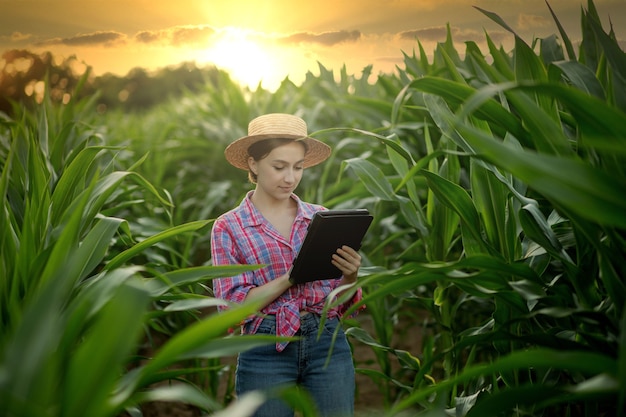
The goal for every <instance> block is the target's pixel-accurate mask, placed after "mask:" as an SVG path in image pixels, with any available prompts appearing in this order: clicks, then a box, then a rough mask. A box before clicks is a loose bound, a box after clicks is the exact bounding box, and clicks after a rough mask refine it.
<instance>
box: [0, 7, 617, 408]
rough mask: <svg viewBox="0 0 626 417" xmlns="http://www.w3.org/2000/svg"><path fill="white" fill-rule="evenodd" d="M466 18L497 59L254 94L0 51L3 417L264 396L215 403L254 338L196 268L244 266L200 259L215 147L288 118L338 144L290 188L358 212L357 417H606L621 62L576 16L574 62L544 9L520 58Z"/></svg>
mask: <svg viewBox="0 0 626 417" xmlns="http://www.w3.org/2000/svg"><path fill="white" fill-rule="evenodd" d="M548 7H549V6H548ZM482 12H483V13H484V15H485V18H487V19H491V20H493V21H495V22H496V23H498V24H500V25H501V26H502V27H503V28H504V29H506V30H509V31H511V32H512V33H513V35H514V36H515V40H516V42H515V47H514V49H513V50H511V51H504V50H502V48H501V47H499V46H498V45H495V44H494V43H493V42H492V40H491V39H490V37H489V35H488V34H486V35H485V37H486V41H487V44H488V48H487V51H486V52H483V51H481V50H480V48H479V47H478V45H477V44H476V43H474V42H471V41H467V42H466V43H465V50H464V51H458V50H456V49H455V47H454V46H453V42H452V37H451V35H450V34H448V39H447V40H446V41H445V42H442V43H441V44H440V45H439V46H438V47H437V48H436V50H435V51H432V53H427V52H426V51H424V49H423V48H422V46H421V44H420V43H419V41H418V42H417V44H416V52H413V53H412V54H404V66H403V67H402V68H400V67H399V68H398V69H397V73H395V74H380V75H377V76H374V75H373V74H371V67H366V68H364V69H363V71H362V73H361V74H357V75H350V74H347V73H346V71H345V70H341V71H339V73H334V72H333V71H330V70H328V69H326V68H325V67H324V66H323V65H322V64H320V66H319V75H314V74H312V73H309V74H307V77H306V80H305V81H304V82H303V83H302V84H301V85H295V84H293V83H292V82H290V81H289V80H288V79H286V80H284V81H283V83H282V85H281V86H280V87H279V88H278V89H277V91H275V92H268V91H265V90H263V89H260V88H259V89H256V90H250V89H247V88H242V87H241V86H239V85H237V84H236V83H234V82H233V81H232V80H231V79H230V77H229V76H228V74H227V73H225V72H223V71H220V70H218V69H215V68H213V69H204V70H200V69H197V68H195V67H194V66H193V65H191V64H185V65H182V66H180V67H178V68H168V69H164V70H162V71H159V72H157V73H155V74H147V73H146V72H145V71H143V70H140V69H138V70H136V71H132V72H131V73H130V74H128V76H127V77H121V78H118V77H113V76H105V77H99V78H92V77H91V76H90V74H89V71H88V70H87V71H84V72H83V73H82V75H77V74H80V71H78V72H75V68H76V62H75V60H74V59H72V58H70V59H68V60H66V61H64V62H62V63H55V62H54V60H53V59H52V57H51V56H49V55H42V56H34V55H33V54H30V53H28V52H26V51H11V52H10V53H8V54H7V55H5V56H4V59H5V60H6V61H7V62H8V63H10V64H11V65H12V66H5V71H4V72H3V74H2V78H0V87H1V89H2V90H1V91H2V98H3V100H5V101H3V102H2V103H1V104H2V106H3V107H2V110H3V113H0V114H2V116H1V117H0V166H1V167H2V177H1V178H0V194H2V196H3V206H2V208H3V210H2V213H1V216H0V274H1V276H2V277H3V279H2V282H1V283H0V322H1V334H0V354H1V355H0V356H1V358H2V359H1V360H2V362H1V365H0V408H1V410H0V413H1V414H2V415H11V416H38V417H39V416H61V415H63V416H71V415H77V416H79V415H80V416H84V415H89V416H117V415H132V416H139V415H144V414H146V413H147V411H146V407H147V406H148V405H149V404H151V403H154V402H155V401H165V402H170V403H171V402H176V403H184V404H189V405H190V406H192V407H193V409H194V410H196V411H197V413H198V414H197V415H201V414H211V415H216V416H220V415H222V416H224V415H228V416H246V415H250V413H251V410H253V409H254V408H255V407H256V406H257V405H258V404H259V403H260V402H262V401H263V400H264V397H263V396H257V395H252V396H249V397H245V398H241V399H240V401H232V400H233V397H232V396H233V381H232V377H233V369H232V366H231V365H232V362H231V361H230V359H229V358H232V357H233V355H235V354H236V353H237V352H238V351H240V350H243V349H248V348H250V347H252V346H256V345H258V344H261V343H274V342H275V341H274V340H267V339H264V338H262V337H254V336H253V337H239V336H237V337H235V335H233V334H231V333H229V331H228V329H229V328H233V327H236V326H237V323H239V322H240V321H241V319H242V318H243V317H245V316H247V315H248V314H250V313H251V312H253V311H254V310H255V306H254V305H242V306H240V307H238V308H235V309H231V310H230V312H229V313H228V314H226V315H221V316H217V315H216V314H215V306H216V305H217V304H219V303H220V301H219V300H216V299H214V298H212V296H211V295H212V293H211V288H210V280H211V278H214V277H220V276H228V275H232V274H236V273H239V272H241V271H242V270H246V269H249V268H250V267H246V266H233V267H227V268H223V267H213V266H212V265H211V262H210V255H209V245H210V242H209V228H210V225H211V222H212V219H214V218H215V217H216V216H217V215H219V214H220V213H222V212H224V211H225V210H228V209H229V208H231V207H233V206H234V205H236V204H237V203H238V202H239V201H240V199H241V198H242V197H243V195H244V193H245V192H246V190H248V189H250V184H248V183H247V179H246V176H245V173H243V172H241V171H239V170H236V169H234V168H232V167H230V166H229V165H228V164H227V163H226V162H225V161H224V158H223V149H224V147H225V145H226V144H227V143H229V142H230V141H232V140H233V139H235V138H238V137H240V136H243V135H245V133H246V129H247V123H248V121H249V120H250V119H252V118H253V117H255V116H257V115H260V114H264V113H268V112H287V113H293V114H298V115H300V116H302V117H303V118H304V119H305V120H306V121H307V123H308V125H309V131H310V132H313V133H312V134H313V135H314V136H315V137H317V138H319V139H321V140H323V141H325V142H327V143H329V144H330V145H331V146H332V147H333V150H334V151H333V155H332V157H331V159H330V160H329V161H328V162H327V163H325V164H324V165H323V166H320V167H317V168H314V169H311V170H309V171H307V175H306V176H305V179H304V181H303V183H302V184H301V186H300V188H299V190H298V194H299V195H300V196H301V197H302V198H303V199H305V200H308V201H315V202H317V203H320V204H324V205H326V206H327V207H330V208H344V207H366V208H368V209H370V211H371V212H372V213H373V214H374V215H375V222H374V224H373V225H372V229H371V231H370V233H369V234H368V236H367V238H366V241H365V242H364V246H363V249H362V253H363V256H364V267H363V268H362V271H361V272H362V273H361V275H362V276H361V279H360V280H359V285H360V286H362V288H363V290H364V294H365V298H364V303H365V304H366V305H367V309H366V310H365V312H363V313H361V314H360V315H359V316H358V317H357V318H356V319H345V320H344V322H345V323H344V324H345V326H346V328H347V333H348V335H349V337H350V341H351V343H352V345H353V347H354V350H355V363H356V365H357V369H358V372H359V375H360V376H361V377H364V378H366V379H367V380H368V381H370V382H371V383H373V384H374V385H375V387H376V389H377V391H378V393H379V395H378V396H377V398H378V399H379V404H377V406H376V407H375V408H374V409H373V410H367V409H365V408H363V407H359V403H360V402H363V401H365V399H364V398H362V397H360V396H359V393H358V392H357V409H358V410H359V413H361V414H359V415H362V414H363V415H366V414H368V413H372V414H373V415H389V416H392V415H428V416H435V415H436V416H439V415H441V416H444V415H456V416H470V417H471V416H552V415H564V416H623V415H624V413H625V412H624V410H625V401H626V381H625V380H624V378H626V340H625V338H626V315H625V314H626V313H625V311H624V305H625V298H626V283H625V281H624V277H625V276H626V271H625V268H626V263H624V259H626V233H625V230H626V199H625V198H624V196H626V172H625V170H626V168H625V166H626V164H624V162H625V159H626V155H625V149H626V147H625V146H624V144H625V141H626V101H625V99H624V97H625V96H624V91H626V88H625V87H626V85H625V82H626V56H625V54H624V52H623V51H622V50H621V49H620V48H619V46H618V44H617V41H616V39H615V36H614V34H613V32H612V31H611V30H608V31H605V30H604V29H603V28H602V27H601V25H600V19H599V18H598V15H597V11H596V10H595V7H594V4H593V2H592V1H589V3H588V7H587V9H585V10H582V11H581V25H582V33H583V41H582V43H581V44H580V45H579V46H576V47H575V46H574V45H573V43H572V41H571V40H570V39H569V37H568V35H567V33H565V32H564V31H563V30H562V28H561V25H560V24H559V21H558V17H557V16H554V21H555V27H556V28H557V34H555V35H554V36H551V37H548V38H545V39H532V40H531V42H530V43H527V42H526V41H525V40H523V39H521V38H520V37H518V36H517V35H516V34H515V33H514V32H513V31H512V29H510V27H509V26H508V25H507V24H506V22H504V21H502V20H501V19H500V18H499V17H498V16H497V15H495V14H493V13H491V12H489V11H486V10H482ZM24 60H26V61H27V62H26V61H24ZM25 62H26V64H25ZM28 63H30V64H29V65H27V64H28ZM372 78H374V79H375V82H370V80H371V79H372ZM357 307H358V306H355V308H357ZM364 352H367V353H368V354H364ZM361 381H362V379H361ZM277 395H280V396H281V397H282V398H284V399H285V400H286V401H288V403H289V404H292V405H293V406H294V407H295V408H296V409H298V410H299V411H300V412H301V413H302V414H303V415H307V416H309V415H310V416H314V415H315V412H314V409H313V407H312V405H311V404H310V401H309V400H308V397H307V396H306V394H305V393H302V392H299V391H296V390H293V389H287V390H285V391H284V392H280V393H278V394H277ZM368 406H369V405H368Z"/></svg>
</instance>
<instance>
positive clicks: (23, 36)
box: [9, 32, 33, 42]
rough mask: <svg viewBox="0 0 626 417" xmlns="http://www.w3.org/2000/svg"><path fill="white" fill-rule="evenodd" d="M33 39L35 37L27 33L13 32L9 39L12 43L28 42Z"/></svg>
mask: <svg viewBox="0 0 626 417" xmlns="http://www.w3.org/2000/svg"><path fill="white" fill-rule="evenodd" d="M32 37H33V35H30V34H27V33H22V32H13V33H11V36H10V37H9V39H10V40H11V42H22V41H27V40H29V39H30V38H32Z"/></svg>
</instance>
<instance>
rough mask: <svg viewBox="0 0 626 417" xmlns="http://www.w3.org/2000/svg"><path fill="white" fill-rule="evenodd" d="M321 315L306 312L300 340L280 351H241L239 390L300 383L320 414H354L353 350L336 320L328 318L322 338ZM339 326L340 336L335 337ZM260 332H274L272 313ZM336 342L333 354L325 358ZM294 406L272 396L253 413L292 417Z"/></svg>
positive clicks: (269, 348)
mask: <svg viewBox="0 0 626 417" xmlns="http://www.w3.org/2000/svg"><path fill="white" fill-rule="evenodd" d="M319 326H320V317H319V316H317V315H316V314H311V313H309V314H305V315H304V316H302V318H301V319H300V331H299V332H298V334H297V336H298V337H300V340H298V341H296V342H290V343H289V344H288V345H287V347H286V348H285V349H284V350H283V351H282V352H278V351H276V345H275V344H271V345H266V346H261V347H258V348H254V349H251V350H248V351H246V352H242V353H241V354H239V357H238V359H237V373H236V391H237V394H238V395H242V394H244V393H246V392H249V391H254V390H263V391H265V392H270V393H271V389H272V388H277V387H281V386H290V385H291V386H293V385H297V386H298V387H300V388H301V389H305V390H306V391H307V392H308V393H309V394H310V395H311V396H312V397H313V400H314V401H315V404H316V405H317V409H318V412H319V415H320V416H323V417H350V416H353V415H354V390H355V381H354V364H353V362H352V352H351V351H350V346H349V345H348V341H347V340H346V335H345V333H344V332H343V329H341V327H340V324H339V320H338V319H336V318H335V319H329V320H326V321H325V322H324V330H323V331H322V332H321V335H320V337H319V339H318V329H319ZM337 327H339V331H338V333H337V337H336V339H335V340H334V346H333V335H334V334H335V331H336V330H337ZM257 334H271V335H275V334H276V319H275V318H274V317H272V316H270V317H268V318H266V319H264V320H263V322H262V323H261V326H260V327H259V330H258V332H257ZM331 346H332V357H331V359H330V362H329V363H328V365H326V360H327V357H328V351H329V349H330V348H331ZM293 415H294V412H293V410H292V409H291V408H290V407H288V406H287V404H285V403H284V402H282V401H281V400H280V399H277V398H273V399H270V400H268V401H267V402H266V403H264V404H263V406H261V408H259V410H258V411H257V413H256V414H254V416H255V417H293Z"/></svg>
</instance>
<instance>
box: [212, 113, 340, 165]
mask: <svg viewBox="0 0 626 417" xmlns="http://www.w3.org/2000/svg"><path fill="white" fill-rule="evenodd" d="M272 138H286V139H293V140H297V141H302V142H304V143H306V146H307V152H306V154H305V155H304V167H305V168H307V167H311V166H313V165H317V164H319V163H320V162H323V161H324V160H325V159H326V158H328V157H329V156H330V146H328V145H326V144H325V143H323V142H320V141H319V140H317V139H313V138H311V137H309V136H308V134H307V130H306V122H305V121H304V120H302V119H301V118H299V117H298V116H293V115H291V114H284V113H270V114H266V115H263V116H259V117H257V118H256V119H253V120H252V121H251V122H250V123H249V124H248V136H244V137H242V138H239V139H237V140H235V141H234V142H232V143H231V144H230V145H228V146H227V147H226V150H225V151H224V155H226V160H227V161H228V162H230V163H231V164H232V165H233V166H235V167H237V168H241V169H245V170H246V171H247V170H248V158H249V156H250V155H248V148H249V147H250V145H252V144H254V143H256V142H259V141H262V140H264V139H272Z"/></svg>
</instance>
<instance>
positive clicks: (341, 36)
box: [281, 30, 361, 46]
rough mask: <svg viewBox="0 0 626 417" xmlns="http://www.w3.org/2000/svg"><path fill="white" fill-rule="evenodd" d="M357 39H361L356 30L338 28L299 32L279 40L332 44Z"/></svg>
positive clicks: (290, 42) (296, 42) (293, 42)
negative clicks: (330, 30)
mask: <svg viewBox="0 0 626 417" xmlns="http://www.w3.org/2000/svg"><path fill="white" fill-rule="evenodd" d="M359 39H361V32H360V31H358V30H353V31H346V30H340V31H334V32H322V33H309V32H299V33H294V34H292V35H289V36H286V37H284V38H282V39H281V41H282V42H283V43H287V44H299V43H317V44H320V45H326V46H332V45H336V44H339V43H344V42H356V41H358V40H359Z"/></svg>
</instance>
